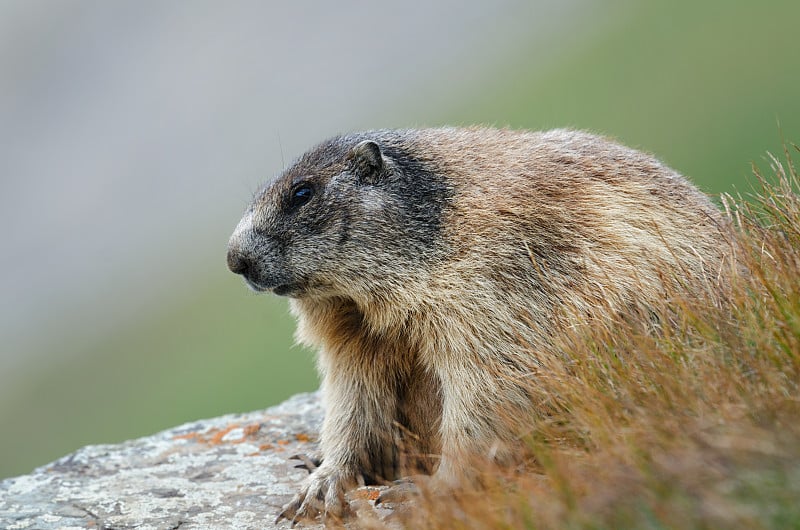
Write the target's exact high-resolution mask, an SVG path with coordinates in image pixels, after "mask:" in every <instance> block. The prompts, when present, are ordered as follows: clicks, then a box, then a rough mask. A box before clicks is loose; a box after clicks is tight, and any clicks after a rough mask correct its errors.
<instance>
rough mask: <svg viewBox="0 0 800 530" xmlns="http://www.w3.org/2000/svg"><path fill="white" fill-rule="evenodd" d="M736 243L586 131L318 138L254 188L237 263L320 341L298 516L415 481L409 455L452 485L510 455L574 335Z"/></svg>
mask: <svg viewBox="0 0 800 530" xmlns="http://www.w3.org/2000/svg"><path fill="white" fill-rule="evenodd" d="M303 186H306V187H309V188H310V189H311V196H310V198H308V197H306V193H305V192H302V193H300V194H301V195H303V197H302V198H301V199H298V200H300V201H301V202H302V204H301V205H300V206H292V204H293V202H292V201H293V199H292V197H293V196H294V194H296V193H297V192H298V190H299V187H303ZM725 234H726V228H725V226H724V223H723V222H722V221H721V217H720V215H719V213H718V212H717V211H716V210H715V209H714V207H713V206H712V205H711V204H710V203H709V201H708V200H707V199H706V198H705V197H704V196H703V195H702V194H701V193H700V192H698V191H697V190H696V189H695V188H694V187H693V186H691V185H690V184H689V183H688V182H687V181H686V180H685V179H683V178H682V177H681V176H679V175H678V174H676V173H675V172H674V171H672V170H670V169H669V168H667V167H665V166H663V165H662V164H660V163H659V162H658V161H656V160H655V159H653V158H652V157H649V156H647V155H645V154H642V153H639V152H637V151H634V150H631V149H628V148H625V147H622V146H619V145H617V144H614V143H612V142H609V141H607V140H605V139H602V138H599V137H596V136H592V135H589V134H586V133H580V132H573V131H564V130H558V131H550V132H546V133H526V132H514V131H507V130H494V129H454V128H449V129H424V130H408V131H376V132H371V133H363V134H359V135H353V136H346V137H341V138H337V139H334V140H331V141H329V142H326V143H324V144H321V145H320V146H318V147H317V148H316V149H314V150H312V151H310V152H309V153H308V154H306V155H305V156H304V157H302V158H301V159H300V160H299V161H298V162H297V163H296V164H295V165H294V166H292V167H291V168H289V169H288V170H287V171H285V172H284V173H283V174H282V175H281V176H279V177H278V179H277V180H275V181H274V182H273V183H271V184H269V185H268V186H267V187H266V188H265V189H264V190H263V191H262V192H260V193H259V194H258V195H257V196H256V198H255V200H254V202H253V204H252V205H251V207H250V209H249V210H248V211H247V213H246V214H245V216H244V218H243V220H242V222H241V223H240V224H239V226H238V227H237V229H236V232H235V233H234V235H233V236H232V238H231V242H230V247H229V256H228V260H229V265H230V267H231V269H232V270H234V271H235V272H238V273H240V274H243V275H244V276H245V277H246V278H247V281H248V283H249V284H250V285H251V287H253V288H255V289H257V290H273V291H275V292H276V293H278V294H284V295H289V296H290V297H292V300H291V306H292V311H293V312H294V314H295V315H296V316H297V318H298V332H297V336H298V339H299V340H300V341H302V342H304V343H306V344H308V345H311V346H313V347H316V348H318V349H319V367H320V371H321V374H322V378H323V383H322V389H323V395H324V397H325V401H326V407H327V410H326V418H325V422H324V425H323V429H322V439H321V447H322V452H323V454H322V457H323V463H322V465H321V467H320V468H319V469H317V470H316V471H315V472H314V473H313V474H312V475H311V476H310V477H309V480H308V482H307V484H306V486H305V487H304V488H303V490H302V491H301V492H300V494H299V495H298V496H297V497H296V498H295V499H294V500H293V501H292V502H291V503H290V504H289V505H287V507H286V509H285V511H284V512H283V515H284V516H287V517H289V518H293V517H295V516H296V517H301V518H302V517H313V516H315V515H317V514H320V513H322V514H325V513H328V514H333V515H338V514H341V511H342V506H343V500H342V499H343V493H344V491H345V490H346V489H347V488H349V487H352V486H353V485H355V484H356V483H357V482H358V481H359V480H366V481H380V480H388V479H392V478H395V477H396V476H397V474H398V473H404V472H408V471H409V469H400V464H401V462H402V461H403V460H402V459H401V458H399V454H400V449H401V448H402V449H403V451H404V452H405V453H407V454H411V455H414V454H418V455H426V454H434V455H440V456H438V457H436V458H427V457H422V458H417V459H415V458H411V460H410V461H407V462H408V463H409V467H411V468H413V467H415V466H418V467H422V468H424V469H430V468H435V469H436V473H435V475H434V478H435V479H436V480H440V481H442V482H448V483H453V482H457V481H458V480H459V479H464V477H465V476H467V477H468V475H469V473H468V471H469V469H468V465H469V462H470V459H471V458H474V457H485V458H489V457H491V458H494V459H496V460H497V461H500V462H508V461H512V460H513V459H514V458H516V457H517V456H518V455H519V452H520V445H521V444H520V440H519V436H520V431H521V429H523V428H524V427H525V425H529V424H530V422H529V421H527V420H528V419H529V418H530V417H532V416H533V415H535V414H536V412H537V411H536V407H535V406H534V404H533V403H532V402H531V398H530V392H529V389H530V385H531V384H532V377H531V374H533V373H534V372H535V371H536V369H537V367H538V366H539V365H540V362H541V360H542V359H544V357H545V356H547V355H553V354H557V353H558V352H557V351H556V350H557V349H556V347H555V345H554V344H555V342H556V341H555V340H554V338H555V337H556V334H557V332H558V330H559V329H560V328H559V325H563V324H565V323H566V324H567V325H570V324H574V323H579V322H580V321H581V320H582V319H598V318H605V317H608V316H610V315H611V314H613V313H618V312H624V311H626V310H628V309H629V308H632V307H641V306H645V307H647V306H648V305H654V306H655V305H657V304H658V303H659V302H660V301H661V300H663V297H664V292H665V290H668V289H670V288H673V287H675V286H676V285H680V286H681V287H682V288H689V289H706V288H710V287H712V286H713V285H716V284H717V283H718V282H719V281H720V278H721V277H722V276H723V275H724V271H725V267H726V265H725V259H726V254H725V251H724V249H725V247H726V245H725V243H726V235H725ZM665 273H666V274H665ZM534 383H535V381H534ZM409 432H410V433H412V434H413V435H415V436H411V437H409V436H406V434H407V433H409ZM412 471H413V469H412Z"/></svg>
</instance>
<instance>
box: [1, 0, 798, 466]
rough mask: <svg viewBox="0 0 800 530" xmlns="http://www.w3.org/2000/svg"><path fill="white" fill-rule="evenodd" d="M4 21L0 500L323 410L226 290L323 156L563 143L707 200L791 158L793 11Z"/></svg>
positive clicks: (680, 7) (533, 5)
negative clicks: (247, 218)
mask: <svg viewBox="0 0 800 530" xmlns="http://www.w3.org/2000/svg"><path fill="white" fill-rule="evenodd" d="M747 4H748V3H743V5H733V4H731V3H728V2H704V3H690V2H680V1H679V2H653V3H648V4H646V5H643V3H640V2H635V1H632V0H631V1H622V0H620V1H610V0H609V1H589V0H569V1H563V0H562V1H555V0H553V1H545V0H536V1H529V2H523V1H519V2H513V1H499V2H479V1H472V0H470V1H459V2H449V1H448V2H444V1H442V2H415V1H412V2H403V3H402V5H392V4H389V3H385V4H379V3H375V2H372V3H365V2H357V1H353V0H341V1H339V2H336V3H324V2H314V3H311V2H295V3H291V2H255V1H252V2H250V1H233V2H210V1H192V2H190V1H166V2H154V1H145V2H139V1H137V2H134V1H117V2H100V1H77V0H70V1H67V0H64V1H42V0H33V1H30V0H19V1H13V0H0V243H1V244H2V253H0V267H1V269H0V425H2V433H3V435H2V437H0V478H2V477H4V476H9V475H12V474H18V473H23V472H26V471H28V470H30V469H31V468H32V467H34V466H36V465H42V464H45V463H47V462H48V461H49V460H52V459H54V458H57V457H59V456H61V455H63V454H65V453H67V452H69V451H70V450H72V449H75V448H76V447H79V446H81V445H84V444H87V443H103V442H113V441H118V440H122V439H125V438H129V437H133V436H139V435H145V434H148V433H151V432H154V431H156V430H158V429H162V428H166V427H168V426H171V425H175V424H177V423H180V422H183V421H189V420H192V419H196V418H199V417H204V416H213V415H218V414H222V413H225V412H235V411H241V410H250V409H256V408H262V407H266V406H268V405H271V404H274V403H276V402H278V401H280V400H281V399H283V398H285V397H287V396H289V395H291V394H293V393H295V392H298V391H303V390H310V389H313V388H315V387H316V386H317V380H316V376H315V373H314V370H313V354H312V353H311V352H308V351H305V350H303V349H301V348H298V347H296V346H293V344H292V338H291V334H292V329H293V323H292V320H291V318H290V317H289V315H288V312H287V308H286V302H285V300H282V299H279V298H276V297H272V296H256V295H254V294H252V293H250V292H249V291H248V290H247V289H246V288H245V287H244V286H243V285H242V283H241V282H240V281H239V279H238V278H237V277H235V276H234V275H232V274H230V273H229V272H228V271H227V269H226V266H225V246H226V243H227V238H228V236H229V234H230V232H231V231H232V229H233V227H234V226H235V225H236V222H237V221H238V219H239V216H240V214H241V212H242V211H243V209H244V207H245V206H246V204H247V202H248V200H249V199H250V197H251V194H252V192H253V191H255V190H256V188H257V187H258V186H259V185H260V184H261V183H263V182H264V181H265V180H267V179H269V178H271V177H272V176H273V175H275V174H276V173H278V172H279V171H280V170H281V168H283V167H284V166H286V165H287V164H289V163H290V162H291V160H292V159H294V158H295V157H297V156H299V155H300V154H301V153H302V152H303V151H304V150H306V149H308V148H309V147H311V146H312V145H314V144H315V143H317V142H319V141H321V140H323V139H324V138H326V137H328V136H332V135H335V134H338V133H342V132H347V131H351V130H357V129H367V128H378V127H407V126H423V125H440V124H456V125H459V124H472V123H485V124H490V125H498V126H512V127H525V128H537V129H538V128H548V127H555V126H572V127H579V128H588V129H592V130H595V131H599V132H603V133H607V134H610V135H612V136H615V137H617V138H619V139H621V140H622V141H624V142H626V143H628V144H630V145H633V146H636V147H639V148H642V149H646V150H648V151H652V152H654V153H656V154H657V155H658V156H659V157H661V158H662V159H664V160H665V161H666V162H667V163H669V164H671V165H673V166H674V167H676V168H677V169H679V170H680V171H682V172H684V173H686V174H687V175H689V176H690V177H691V178H693V180H695V181H696V182H697V183H698V184H700V185H701V187H703V188H704V189H706V190H707V191H709V192H715V193H718V192H721V191H733V190H734V189H736V190H744V191H745V192H746V190H747V175H748V172H749V164H750V162H751V161H756V162H759V163H760V162H761V161H762V160H763V157H764V154H765V152H766V150H767V149H769V150H772V151H779V150H780V148H781V143H780V135H779V127H778V122H779V121H780V124H781V125H780V128H781V130H782V132H783V134H784V136H786V137H787V139H788V140H794V141H799V140H800V102H798V98H797V87H798V86H800V83H798V81H800V73H799V72H800V70H799V69H798V68H797V66H798V64H797V57H798V51H800V46H799V45H798V42H797V38H796V28H797V24H798V21H800V8H799V7H798V5H800V2H794V1H791V2H790V1H773V2H762V3H752V5H747Z"/></svg>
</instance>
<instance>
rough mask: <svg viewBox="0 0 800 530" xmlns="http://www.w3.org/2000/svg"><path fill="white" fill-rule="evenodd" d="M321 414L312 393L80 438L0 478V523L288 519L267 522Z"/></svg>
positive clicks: (119, 524)
mask: <svg viewBox="0 0 800 530" xmlns="http://www.w3.org/2000/svg"><path fill="white" fill-rule="evenodd" d="M321 421H322V406H321V403H320V398H319V394H318V393H313V394H300V395H297V396H294V397H293V398H291V399H289V400H288V401H286V402H284V403H282V404H280V405H278V406H275V407H272V408H269V409H267V410H263V411H259V412H251V413H247V414H232V415H227V416H222V417H220V418H215V419H210V420H202V421H197V422H193V423H187V424H185V425H182V426H180V427H176V428H174V429H170V430H167V431H164V432H161V433H159V434H156V435H153V436H148V437H145V438H140V439H138V440H131V441H127V442H124V443H121V444H118V445H94V446H88V447H84V448H83V449H80V450H78V451H77V452H75V453H73V454H71V455H69V456H66V457H64V458H62V459H60V460H57V461H56V462H53V463H52V464H50V465H47V466H44V467H40V468H38V469H36V470H35V471H34V472H33V473H31V474H30V475H25V476H21V477H16V478H11V479H7V480H4V481H2V482H0V528H4V529H37V530H39V529H56V528H58V529H70V528H97V529H103V528H106V529H112V528H113V529H122V528H137V529H140V530H145V529H153V530H155V529H158V530H162V529H168V528H179V527H180V528H182V529H188V528H191V529H206V528H207V529H219V528H259V529H260V528H288V527H289V526H290V525H289V523H288V522H286V521H282V522H281V523H280V524H278V525H275V524H274V521H275V517H276V516H277V514H278V513H279V512H280V508H281V506H282V505H283V504H285V503H286V502H288V501H289V500H290V499H291V497H292V495H293V494H294V493H295V492H296V490H297V489H298V486H299V484H300V482H301V481H302V480H303V478H305V476H306V475H307V472H306V471H304V470H302V469H295V468H294V465H296V464H297V463H298V462H297V461H293V460H289V457H290V456H292V455H295V454H313V453H314V452H315V451H316V450H317V436H318V432H319V426H320V423H321Z"/></svg>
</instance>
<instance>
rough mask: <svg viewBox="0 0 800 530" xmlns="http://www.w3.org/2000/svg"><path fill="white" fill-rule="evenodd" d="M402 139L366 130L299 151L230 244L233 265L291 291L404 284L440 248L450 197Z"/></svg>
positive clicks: (251, 281) (335, 291) (349, 291)
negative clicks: (302, 153) (444, 218)
mask: <svg viewBox="0 0 800 530" xmlns="http://www.w3.org/2000/svg"><path fill="white" fill-rule="evenodd" d="M401 140H403V141H401ZM405 140H407V138H406V137H405V136H401V135H400V133H396V132H395V133H393V132H388V131H384V132H373V133H364V134H360V135H352V136H344V137H338V138H334V139H332V140H329V141H327V142H325V143H323V144H321V145H319V146H317V147H316V148H315V149H313V150H311V151H309V152H308V153H306V154H305V155H303V156H302V157H301V158H300V159H299V160H298V161H297V162H296V163H295V164H294V165H292V166H291V167H290V168H288V169H287V170H285V171H284V172H283V173H282V174H280V175H279V176H278V177H277V178H276V179H275V180H273V181H272V182H270V183H269V184H267V185H266V186H265V187H263V188H262V189H261V190H260V191H259V192H257V193H256V195H255V198H254V199H253V202H252V204H251V205H250V206H249V208H248V209H247V211H246V212H245V214H244V217H243V218H242V220H241V221H240V222H239V225H238V226H237V227H236V230H235V231H234V233H233V235H232V236H231V239H230V242H229V243H228V267H229V268H230V270H231V271H233V272H235V273H237V274H241V275H242V276H244V278H245V280H246V282H247V284H248V285H249V286H250V287H251V288H252V289H254V290H256V291H272V292H274V293H276V294H279V295H287V296H291V297H296V298H302V297H311V296H350V295H356V294H357V295H361V296H365V295H366V296H369V295H370V294H379V293H380V292H381V291H385V290H392V289H398V288H402V286H403V283H404V282H406V281H407V280H410V279H413V278H414V277H415V274H417V273H418V272H419V271H420V270H424V268H425V265H426V262H428V261H430V260H432V259H435V258H436V257H437V256H439V255H441V252H442V250H443V246H444V245H443V243H442V241H441V240H442V238H441V224H442V211H443V209H444V208H445V206H446V204H447V203H448V202H449V197H450V193H449V187H448V185H447V181H446V179H445V178H444V177H442V176H441V175H439V174H437V173H436V171H435V168H433V167H431V165H430V164H426V163H423V162H422V161H420V160H419V158H418V157H416V156H414V155H413V153H411V152H410V151H409V148H408V144H407V142H406V141H405Z"/></svg>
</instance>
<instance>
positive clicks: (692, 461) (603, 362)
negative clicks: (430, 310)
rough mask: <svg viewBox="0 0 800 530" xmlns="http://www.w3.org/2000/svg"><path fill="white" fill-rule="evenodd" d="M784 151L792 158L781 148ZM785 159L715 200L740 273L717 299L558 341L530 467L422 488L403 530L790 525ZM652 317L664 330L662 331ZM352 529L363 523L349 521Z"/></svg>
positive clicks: (799, 315) (542, 381) (793, 450)
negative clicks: (471, 482) (464, 483)
mask: <svg viewBox="0 0 800 530" xmlns="http://www.w3.org/2000/svg"><path fill="white" fill-rule="evenodd" d="M794 149H795V150H797V148H794ZM792 154H793V153H792V151H791V150H789V149H787V150H785V152H784V157H783V159H784V161H783V162H782V163H781V162H779V161H778V159H777V158H775V157H770V160H771V167H772V172H773V173H774V174H775V178H774V179H771V180H769V181H768V180H767V179H766V178H764V176H763V173H762V172H761V171H760V170H759V169H758V168H754V174H755V178H756V180H757V186H758V187H759V191H758V192H757V193H756V194H755V195H754V196H753V197H749V198H748V200H745V199H743V198H742V197H736V198H734V197H730V196H726V197H724V200H723V202H724V204H725V206H726V210H727V213H728V216H729V217H730V219H731V220H732V222H733V223H734V226H735V229H736V230H735V231H736V238H735V241H733V242H732V245H733V246H734V248H735V250H736V253H737V255H738V260H739V263H740V265H741V267H737V268H736V269H735V270H733V272H732V276H733V279H732V282H731V285H730V291H729V292H728V293H726V295H725V296H723V297H722V298H724V299H725V300H724V301H723V302H721V301H720V298H721V297H720V296H719V294H720V293H719V292H716V293H712V292H710V293H693V294H692V295H686V294H684V295H674V296H673V297H672V298H671V299H669V300H668V303H667V304H666V305H665V308H664V313H663V315H662V316H663V317H664V318H670V319H671V322H672V324H673V325H671V326H669V327H667V326H663V327H661V329H660V331H658V332H657V333H653V332H652V328H653V325H652V319H641V318H639V317H636V316H630V315H628V316H626V317H625V318H620V319H619V321H617V322H614V324H613V326H609V325H607V323H606V324H601V325H595V326H590V327H587V329H583V330H581V331H580V332H576V333H572V334H569V335H567V336H565V339H564V340H565V343H564V347H565V351H568V352H570V353H569V355H568V356H564V357H562V358H560V359H550V360H549V362H548V365H547V366H546V368H545V369H543V370H542V372H541V373H540V374H538V376H537V377H536V380H535V386H533V387H532V389H531V392H532V394H533V395H535V396H537V397H538V399H539V400H541V403H546V404H547V407H546V408H547V414H545V415H543V416H541V417H540V418H539V419H537V420H536V421H535V422H534V424H532V425H531V431H530V432H531V435H530V440H529V446H530V448H531V458H530V459H529V461H528V462H527V464H526V465H525V466H524V467H523V468H520V469H516V470H498V469H491V468H489V469H486V470H485V472H484V473H483V477H482V482H483V483H484V484H486V487H485V488H482V489H480V490H474V491H459V492H455V493H454V494H453V495H452V497H451V496H450V495H449V493H448V495H447V496H445V497H444V498H443V497H442V496H441V494H436V493H435V492H430V491H429V492H427V493H426V494H425V496H424V498H422V499H421V500H420V501H419V506H417V507H416V508H415V509H414V510H413V511H411V512H409V513H406V514H405V515H403V516H402V520H403V522H404V524H405V526H407V527H409V528H487V529H490V528H492V529H493V528H542V529H549V528H558V529H560V528H581V529H582V528H587V529H601V528H614V529H625V528H631V529H633V528H636V529H641V528H652V529H661V528H748V529H753V528H756V529H757V528H800V502H798V501H800V421H798V419H800V392H799V391H798V384H800V281H798V279H800V196H798V174H797V171H796V167H795V165H794V163H793V161H792V158H791V155H792ZM663 321H665V320H664V319H662V322H663ZM361 518H362V521H363V522H364V524H365V526H374V525H376V522H375V521H374V520H373V519H372V517H371V516H370V515H369V514H368V513H366V512H362V513H361Z"/></svg>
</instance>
